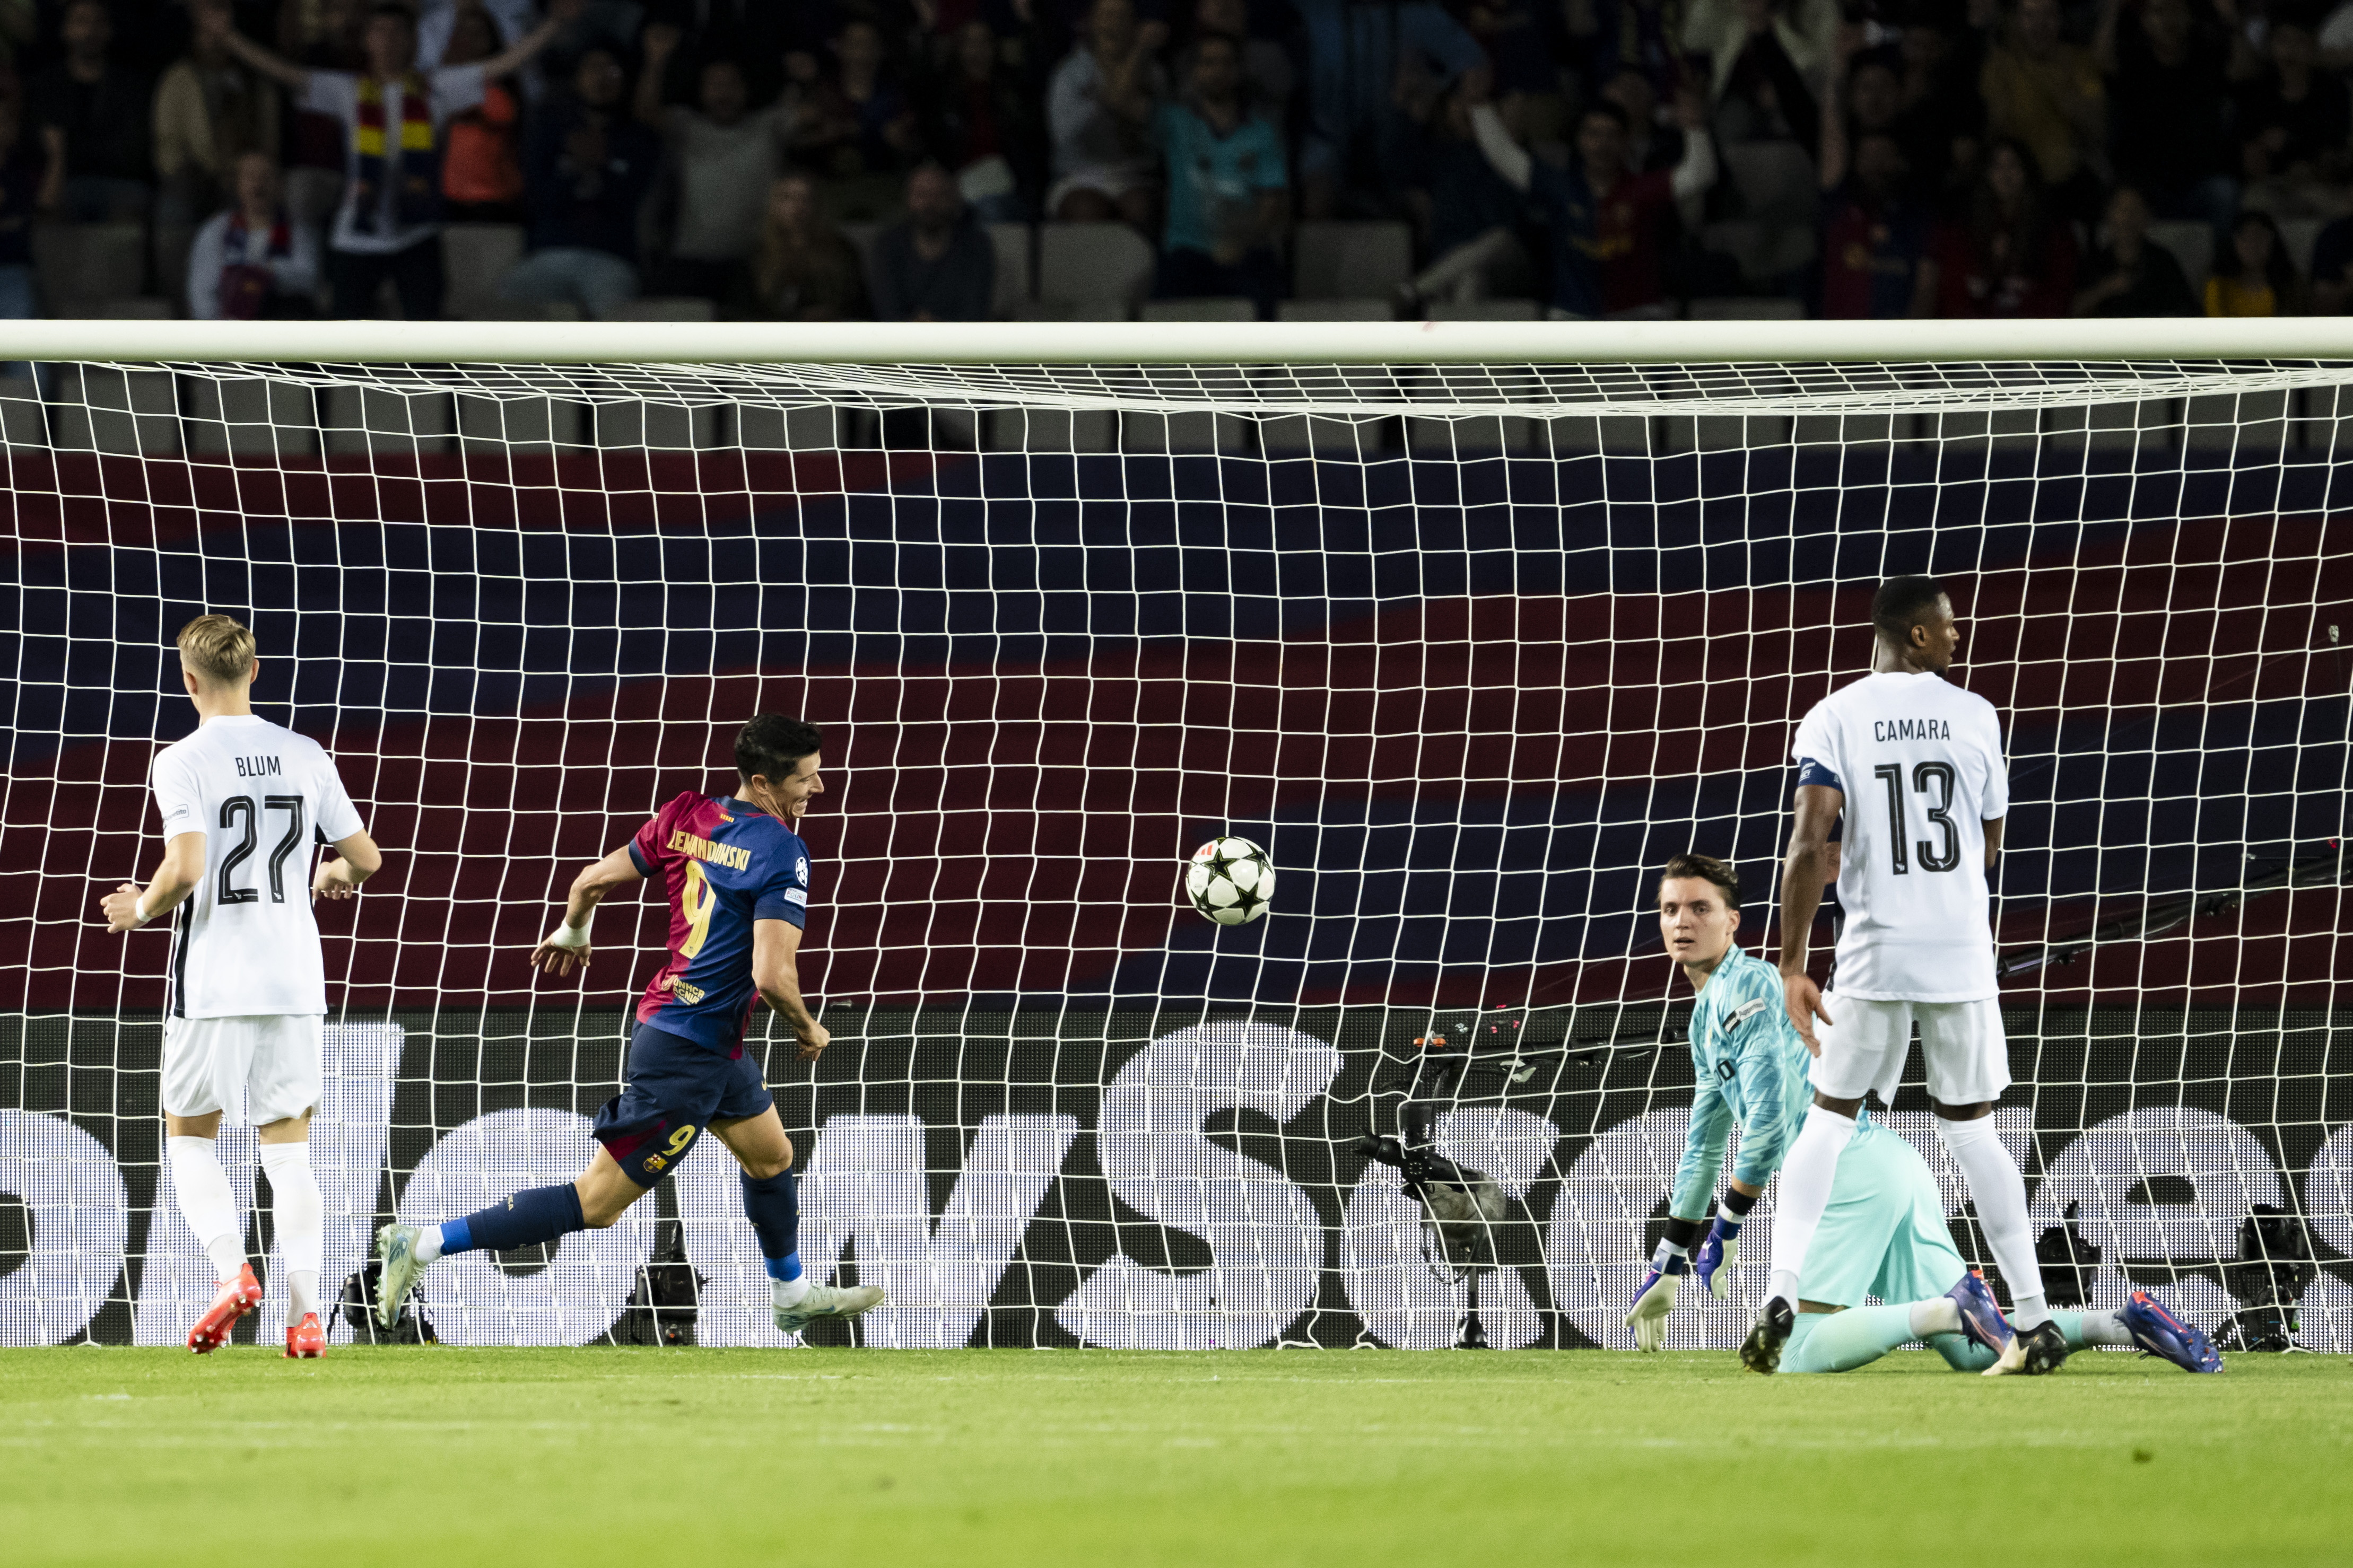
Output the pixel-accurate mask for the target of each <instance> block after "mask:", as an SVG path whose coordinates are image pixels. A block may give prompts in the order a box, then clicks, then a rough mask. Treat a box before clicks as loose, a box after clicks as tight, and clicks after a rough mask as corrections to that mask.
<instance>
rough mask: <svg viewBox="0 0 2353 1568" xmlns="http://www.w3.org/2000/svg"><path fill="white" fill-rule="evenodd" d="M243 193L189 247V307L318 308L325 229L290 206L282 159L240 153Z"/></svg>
mask: <svg viewBox="0 0 2353 1568" xmlns="http://www.w3.org/2000/svg"><path fill="white" fill-rule="evenodd" d="M236 171H237V172H236V189H237V199H236V203H235V205H232V206H230V207H229V208H228V210H227V211H226V212H221V213H216V214H215V215H214V216H213V217H212V218H211V219H210V220H209V221H208V222H206V225H205V226H204V227H202V228H200V229H198V230H197V231H196V242H195V246H194V247H192V248H191V249H190V250H189V252H188V314H189V315H191V316H193V317H195V319H196V320H198V321H261V320H272V321H275V320H283V319H286V318H289V317H302V316H314V315H316V314H318V302H317V295H318V291H319V237H318V235H317V234H316V233H315V232H314V231H313V230H312V229H311V226H309V225H308V224H304V223H298V222H296V221H295V219H294V218H293V216H292V215H290V213H288V212H287V210H286V203H285V201H284V200H283V198H282V195H281V193H280V184H279V179H278V161H277V160H276V159H274V158H272V157H271V156H270V155H269V153H261V152H249V153H244V154H242V155H240V156H239V157H238V159H237V165H236Z"/></svg>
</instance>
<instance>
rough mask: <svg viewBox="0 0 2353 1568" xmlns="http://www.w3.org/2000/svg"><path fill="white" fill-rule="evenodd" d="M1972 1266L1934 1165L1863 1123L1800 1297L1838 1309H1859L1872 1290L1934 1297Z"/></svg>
mask: <svg viewBox="0 0 2353 1568" xmlns="http://www.w3.org/2000/svg"><path fill="white" fill-rule="evenodd" d="M1967 1272H1968V1264H1966V1263H1964V1262H1962V1261H1961V1255H1960V1254H1959V1253H1958V1252H1957V1251H1956V1250H1954V1247H1953V1233H1952V1230H1951V1229H1950V1227H1948V1226H1947V1225H1946V1223H1945V1197H1944V1194H1942V1193H1940V1192H1938V1191H1937V1190H1936V1177H1935V1176H1933V1175H1931V1174H1930V1173H1929V1172H1928V1163H1927V1162H1926V1160H1923V1159H1922V1158H1920V1153H1919V1151H1918V1150H1916V1149H1915V1148H1913V1147H1912V1145H1911V1144H1909V1143H1906V1142H1905V1141H1904V1140H1903V1138H1902V1137H1900V1136H1899V1135H1897V1134H1895V1133H1894V1132H1890V1131H1887V1129H1885V1128H1884V1127H1880V1126H1876V1125H1874V1124H1873V1123H1872V1122H1869V1121H1865V1122H1864V1123H1863V1124H1862V1125H1861V1126H1860V1127H1857V1128H1856V1129H1855V1132H1854V1136H1853V1138H1852V1139H1851V1140H1849V1141H1848V1142H1847V1146H1846V1147H1845V1148H1844V1149H1842V1150H1841V1151H1840V1152H1839V1161H1838V1173H1837V1175H1836V1176H1835V1177H1833V1178H1832V1180H1831V1204H1830V1207H1829V1208H1828V1209H1826V1210H1824V1211H1823V1213H1822V1223H1821V1227H1820V1229H1818V1230H1816V1231H1815V1232H1814V1239H1813V1244H1812V1245H1811V1246H1810V1247H1807V1249H1806V1267H1805V1271H1804V1273H1802V1274H1801V1275H1799V1279H1798V1296H1799V1300H1806V1301H1820V1302H1822V1303H1824V1304H1826V1305H1829V1306H1833V1307H1859V1306H1861V1305H1862V1302H1863V1300H1864V1298H1865V1297H1869V1296H1876V1297H1878V1298H1879V1299H1880V1300H1883V1301H1891V1302H1893V1301H1906V1302H1908V1301H1926V1300H1931V1299H1933V1298H1935V1297H1937V1296H1941V1295H1943V1294H1944V1293H1945V1292H1946V1291H1947V1290H1949V1289H1952V1288H1953V1287H1954V1285H1955V1284H1957V1283H1958V1282H1959V1280H1960V1278H1961V1276H1962V1275H1963V1274H1966V1273H1967Z"/></svg>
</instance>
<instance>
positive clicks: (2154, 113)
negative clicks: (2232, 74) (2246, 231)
mask: <svg viewBox="0 0 2353 1568" xmlns="http://www.w3.org/2000/svg"><path fill="white" fill-rule="evenodd" d="M2123 8H2124V4H2123V0H2105V4H2104V5H2102V7H2101V9H2100V25H2099V31H2098V33H2097V35H2096V36H2095V37H2094V40H2093V49H2094V54H2095V55H2096V56H2097V57H2098V58H2099V61H2100V64H2101V67H2102V68H2103V69H2104V70H2105V71H2106V73H2107V79H2108V102H2109V106H2110V110H2111V118H2110V127H2111V135H2110V138H2109V144H2110V145H2111V146H2112V147H2114V148H2115V149H2116V157H2115V163H2116V174H2117V177H2118V178H2119V179H2121V180H2124V181H2125V182H2126V183H2128V184H2132V185H2134V186H2136V187H2137V188H2138V189H2139V190H2140V191H2141V192H2143V193H2145V194H2146V196H2147V205H2151V206H2153V207H2154V208H2155V209H2156V210H2157V211H2158V212H2159V213H2161V214H2163V215H2164V216H2168V217H2184V218H2202V219H2204V220H2205V221H2206V222H2208V223H2211V224H2213V225H2214V226H2216V227H2217V228H2219V227H2221V225H2222V224H2224V223H2225V222H2227V221H2228V220H2229V218H2230V215H2231V214H2232V212H2233V211H2235V210H2236V209H2237V207H2238V205H2239V191H2238V183H2237V181H2236V180H2234V179H2233V178H2232V171H2231V168H2230V158H2229V153H2228V149H2229V146H2230V142H2229V139H2228V137H2227V136H2226V135H2225V133H2224V131H2223V117H2224V114H2225V112H2226V111H2227V110H2228V108H2229V82H2228V74H2227V73H2228V70H2229V66H2230V60H2231V56H2232V48H2233V47H2238V48H2240V50H2241V52H2242V53H2243V52H2244V46H2243V42H2242V35H2241V34H2240V33H2238V32H2237V31H2236V30H2235V29H2224V28H2221V27H2219V26H2211V25H2209V26H2200V25H2199V24H2198V22H2197V19H2196V18H2195V17H2194V16H2192V14H2191V12H2190V9H2189V0H2141V4H2140V5H2139V7H2138V8H2137V12H2136V14H2135V16H2134V17H2133V21H2132V25H2131V26H2128V27H2127V26H2123V25H2122V12H2123ZM2111 216H2113V213H2111ZM2121 313H2126V314H2129V313H2130V312H2121Z"/></svg>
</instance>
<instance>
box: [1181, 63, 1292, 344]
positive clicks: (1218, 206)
mask: <svg viewBox="0 0 2353 1568" xmlns="http://www.w3.org/2000/svg"><path fill="white" fill-rule="evenodd" d="M1188 86H1189V88H1190V90H1189V91H1188V92H1187V94H1186V96H1185V98H1184V99H1183V100H1180V101H1177V102H1175V103H1166V104H1163V105H1161V107H1160V112H1159V120H1158V131H1159V140H1160V147H1161V151H1162V153H1164V154H1165V155H1166V158H1167V163H1168V220H1167V225H1166V228H1165V229H1164V230H1163V233H1162V237H1161V244H1160V269H1159V276H1158V278H1157V279H1156V280H1155V288H1154V290H1153V291H1154V292H1155V294H1157V295H1159V296H1160V297H1161V298H1162V299H1165V300H1188V299H1203V298H1210V297H1217V296H1225V295H1241V296H1244V297H1247V298H1248V299H1249V300H1250V301H1251V303H1253V304H1254V305H1256V306H1257V307H1258V313H1259V315H1260V317H1261V319H1263V318H1265V317H1267V316H1271V315H1272V314H1273V313H1274V301H1275V300H1276V299H1277V298H1278V297H1279V296H1280V295H1281V294H1282V258H1280V257H1278V256H1277V255H1276V254H1275V246H1276V244H1277V242H1278V241H1279V240H1280V239H1281V238H1282V228H1283V220H1284V218H1285V216H1286V209H1287V207H1288V205H1289V197H1290V194H1291V180H1290V176H1289V174H1287V173H1286V172H1285V170H1284V168H1283V159H1282V137H1281V136H1280V135H1279V134H1277V133H1276V132H1275V129H1274V127H1273V126H1271V125H1269V124H1268V123H1267V122H1266V121H1263V120H1261V119H1260V118H1259V117H1258V116H1257V115H1255V114H1253V113H1251V112H1250V105H1249V104H1248V103H1247V102H1246V101H1245V100H1244V99H1243V97H1242V56H1241V48H1240V46H1239V45H1237V44H1236V43H1235V42H1234V40H1233V39H1231V38H1229V37H1225V36H1224V35H1222V34H1219V33H1211V34H1208V35H1207V36H1205V37H1203V38H1202V39H1201V41H1200V42H1199V43H1198V44H1197V45H1196V46H1195V47H1194V49H1193V78H1192V80H1191V82H1190V83H1189V84H1188Z"/></svg>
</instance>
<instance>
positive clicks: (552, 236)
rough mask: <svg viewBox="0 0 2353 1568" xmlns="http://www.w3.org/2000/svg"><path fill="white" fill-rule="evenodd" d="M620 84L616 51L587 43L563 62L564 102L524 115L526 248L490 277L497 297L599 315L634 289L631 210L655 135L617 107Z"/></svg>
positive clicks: (655, 147) (651, 161) (652, 168)
mask: <svg viewBox="0 0 2353 1568" xmlns="http://www.w3.org/2000/svg"><path fill="white" fill-rule="evenodd" d="M627 89H628V79H627V78H626V77H624V76H623V74H622V71H621V62H620V60H619V58H617V57H616V56H615V55H614V53H613V51H612V50H611V49H610V48H608V47H606V46H604V45H602V44H597V45H594V46H591V47H589V48H587V49H585V50H583V51H582V52H581V55H580V58H579V62H578V64H576V65H575V67H574V68H573V72H572V101H571V102H569V103H567V104H565V105H564V106H563V107H561V108H559V109H556V110H552V111H550V112H548V113H545V114H543V115H541V116H539V117H538V119H536V120H535V121H533V124H532V129H531V136H530V140H529V142H527V144H526V145H525V147H524V151H523V189H524V194H525V198H526V200H527V201H528V202H529V204H530V211H531V231H530V237H531V252H530V254H529V255H527V256H525V257H524V258H522V260H521V261H519V262H517V263H516V264H515V265H514V266H513V267H512V268H510V269H509V270H508V272H507V275H506V276H505V277H504V278H501V279H499V298H500V299H501V300H512V301H513V302H514V303H516V304H534V305H554V304H572V305H577V306H578V307H579V308H580V309H581V310H582V311H583V312H584V313H586V315H588V316H590V317H592V318H602V317H604V316H606V315H607V314H609V313H610V312H611V310H613V308H614V307H615V306H617V305H619V304H622V303H625V302H626V301H628V300H634V299H636V298H637V297H638V288H639V279H638V213H639V210H640V209H641V208H642V207H643V206H644V205H645V200H646V195H647V193H648V192H649V191H651V190H652V189H653V183H654V176H655V175H656V174H659V173H660V170H661V144H660V142H659V141H658V140H656V138H655V136H654V133H653V132H650V131H649V130H647V129H646V128H645V127H644V126H642V125H640V124H638V122H637V121H636V120H635V119H634V118H632V117H631V116H630V115H628V114H627V113H625V112H624V111H623V101H622V100H624V98H625V97H626V96H627Z"/></svg>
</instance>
